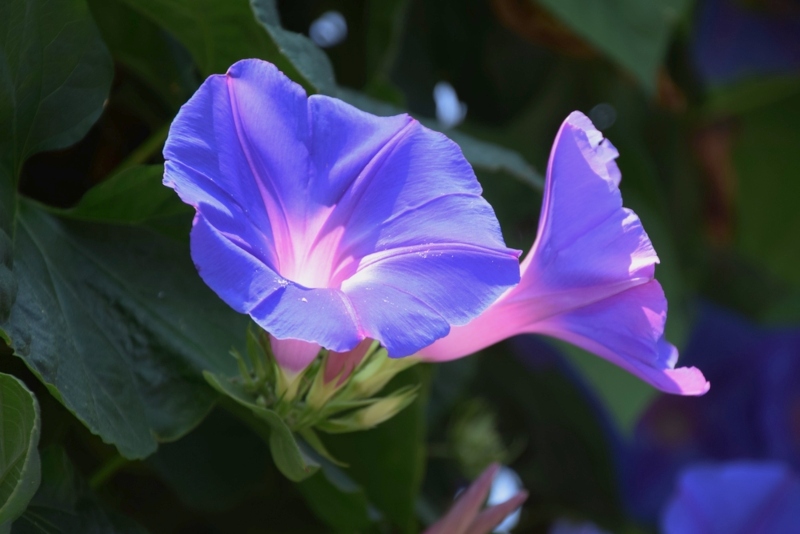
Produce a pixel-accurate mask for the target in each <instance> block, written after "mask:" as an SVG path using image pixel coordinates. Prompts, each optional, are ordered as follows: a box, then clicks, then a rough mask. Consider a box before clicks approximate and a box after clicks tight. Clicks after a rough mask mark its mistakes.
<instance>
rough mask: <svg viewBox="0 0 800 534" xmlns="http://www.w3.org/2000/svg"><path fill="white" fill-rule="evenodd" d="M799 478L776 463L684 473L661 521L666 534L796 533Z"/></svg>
mask: <svg viewBox="0 0 800 534" xmlns="http://www.w3.org/2000/svg"><path fill="white" fill-rule="evenodd" d="M798 524H800V479H798V478H797V476H795V475H794V474H793V473H792V472H791V470H790V469H789V468H788V466H786V465H784V464H781V463H777V462H746V461H739V462H732V463H728V464H720V465H710V464H709V465H703V464H700V465H696V466H693V467H690V468H688V469H686V470H685V471H684V472H683V474H682V475H681V477H680V479H679V481H678V487H677V490H676V494H675V496H674V497H673V499H672V500H671V501H670V502H669V503H667V506H666V507H665V509H664V513H663V516H662V524H661V527H662V531H663V532H664V534H694V533H697V534H716V533H719V534H723V533H724V534H729V533H745V532H775V533H780V532H787V533H788V532H795V531H796V529H797V525H798Z"/></svg>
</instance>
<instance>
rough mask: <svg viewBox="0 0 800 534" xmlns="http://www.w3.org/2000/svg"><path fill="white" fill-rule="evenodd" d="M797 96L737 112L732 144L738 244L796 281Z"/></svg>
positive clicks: (799, 250) (799, 257)
mask: <svg viewBox="0 0 800 534" xmlns="http://www.w3.org/2000/svg"><path fill="white" fill-rule="evenodd" d="M798 124H800V96H798V95H795V96H794V97H792V98H789V99H785V100H782V101H780V102H777V103H775V104H773V105H771V106H767V107H764V108H760V109H757V110H753V111H752V112H750V113H747V114H746V115H744V116H742V124H741V135H740V137H739V139H738V141H737V142H736V143H735V145H734V147H733V149H732V152H731V154H732V157H733V161H734V165H735V169H736V174H737V176H736V177H737V178H738V182H739V183H738V188H739V191H738V193H737V199H738V209H739V213H738V215H739V218H738V221H737V222H738V236H737V237H738V243H737V244H738V246H739V249H740V250H741V251H742V252H743V253H744V254H745V255H747V257H749V258H750V259H752V260H753V261H755V262H760V263H761V264H762V265H766V267H767V268H768V269H769V270H770V271H771V273H772V274H774V275H778V276H780V277H782V278H783V279H784V280H786V281H788V282H791V283H793V284H795V285H800V270H798V268H797V266H798V264H799V263H800V241H798V239H797V235H798V233H799V232H800V217H798V216H797V213H798V208H797V199H798V198H800V181H798V180H797V177H798V176H800V160H798V158H797V148H798V146H800V130H798Z"/></svg>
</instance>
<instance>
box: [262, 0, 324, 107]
mask: <svg viewBox="0 0 800 534" xmlns="http://www.w3.org/2000/svg"><path fill="white" fill-rule="evenodd" d="M250 3H251V5H252V7H253V12H254V13H255V15H256V18H257V19H258V21H259V22H260V23H261V25H262V26H263V27H264V29H265V30H267V33H269V36H270V37H271V38H272V40H273V41H274V42H275V45H277V47H278V49H279V50H280V51H281V53H282V54H283V55H284V56H286V58H287V59H288V60H289V61H291V63H292V65H293V66H294V68H295V69H297V72H299V73H300V75H301V76H302V77H303V78H304V79H305V81H306V82H307V83H308V84H310V85H311V87H313V88H314V90H315V91H317V92H319V93H324V94H334V93H335V92H336V80H335V77H334V74H333V66H332V65H331V62H330V60H329V59H328V56H327V55H325V52H323V51H322V50H321V49H320V48H319V47H317V45H315V44H314V43H313V42H312V41H311V39H309V38H308V37H306V36H305V35H300V34H299V33H295V32H291V31H288V30H284V29H283V27H282V26H281V20H280V16H279V15H278V6H277V4H276V2H275V1H274V0H250Z"/></svg>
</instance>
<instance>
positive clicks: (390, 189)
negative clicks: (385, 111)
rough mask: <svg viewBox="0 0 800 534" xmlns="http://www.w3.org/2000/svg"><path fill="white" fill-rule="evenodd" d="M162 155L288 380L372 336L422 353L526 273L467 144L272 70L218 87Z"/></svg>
mask: <svg viewBox="0 0 800 534" xmlns="http://www.w3.org/2000/svg"><path fill="white" fill-rule="evenodd" d="M164 157H165V159H166V165H165V173H164V183H165V184H166V185H167V186H169V187H172V188H174V189H175V191H176V192H177V193H178V195H180V197H181V199H182V200H183V201H184V202H186V203H187V204H190V205H192V206H194V207H195V209H196V210H197V215H196V216H195V219H194V224H193V228H192V233H191V251H192V258H193V260H194V262H195V265H196V266H197V269H198V271H199V273H200V276H201V277H202V278H203V280H204V281H205V282H206V283H207V284H208V285H209V286H210V287H211V288H212V289H213V290H214V291H215V292H216V293H217V294H218V295H219V296H220V297H221V298H222V299H223V300H224V301H225V302H227V303H228V304H229V305H230V306H231V307H232V308H233V309H235V310H236V311H238V312H241V313H246V314H249V315H250V316H251V317H252V318H253V320H254V321H255V322H256V323H258V324H259V325H260V326H261V327H262V328H264V329H265V330H266V331H267V332H269V333H270V334H271V336H272V340H273V347H272V348H273V350H274V352H275V356H276V358H277V359H278V361H279V363H280V364H281V366H282V367H283V368H284V369H288V370H289V371H294V372H297V371H300V370H302V369H303V368H305V367H306V366H307V365H308V364H309V363H310V362H311V361H312V360H313V359H314V358H315V357H316V355H317V353H318V351H319V348H320V346H321V347H325V348H327V349H330V350H331V351H336V352H345V351H350V350H352V349H354V348H355V347H356V346H357V345H358V344H359V343H360V342H361V341H362V340H364V339H367V338H371V339H375V340H378V341H380V342H381V343H382V344H383V345H384V346H385V347H386V349H387V351H388V353H389V355H391V356H395V357H399V356H406V355H410V354H413V353H415V352H417V351H418V350H419V349H421V348H423V347H424V346H426V345H428V344H430V343H432V342H433V341H434V340H436V339H438V338H441V337H443V336H445V335H446V334H447V333H448V332H449V330H450V326H451V325H461V324H465V323H467V322H469V321H470V320H472V319H474V318H475V317H476V316H477V315H478V314H479V313H480V312H482V311H483V310H484V309H485V308H486V307H487V306H489V305H490V304H491V303H492V302H493V301H494V300H495V299H496V298H497V297H498V296H499V295H500V294H501V293H502V292H503V291H504V290H506V289H507V288H509V287H510V286H512V285H514V284H515V283H517V281H518V280H519V268H518V260H517V257H518V252H517V251H513V250H510V249H508V248H506V247H505V244H504V243H503V239H502V235H501V233H500V227H499V224H498V222H497V219H496V217H495V215H494V212H493V211H492V208H491V206H489V204H488V203H487V202H486V201H485V200H484V199H483V198H482V197H481V196H480V195H481V188H480V186H479V184H478V182H477V180H476V178H475V175H474V173H473V171H472V168H471V167H470V165H469V163H467V161H466V160H465V159H464V156H463V155H462V153H461V150H460V149H459V148H458V146H457V145H456V144H455V143H454V142H452V141H450V140H449V139H448V138H447V137H445V136H444V135H442V134H440V133H437V132H433V131H431V130H429V129H427V128H424V127H423V126H421V125H420V124H419V123H418V122H417V121H416V120H414V119H412V118H411V117H409V116H407V115H399V116H396V117H376V116H373V115H370V114H367V113H364V112H362V111H359V110H358V109H356V108H354V107H352V106H350V105H348V104H345V103H344V102H341V101H340V100H337V99H334V98H329V97H327V96H321V95H314V96H311V97H308V96H307V95H306V93H305V92H304V91H303V89H302V87H300V86H299V85H297V84H295V83H294V82H292V81H291V80H289V78H287V77H286V76H285V75H283V74H282V73H281V72H280V71H278V69H277V68H276V67H275V66H274V65H272V64H270V63H267V62H264V61H260V60H244V61H240V62H238V63H236V64H234V65H233V66H232V67H231V68H230V69H229V70H228V72H227V73H226V74H225V75H218V76H211V77H210V78H208V79H207V80H206V81H205V82H204V83H203V85H202V86H201V87H200V89H199V90H198V91H197V92H196V93H195V94H194V96H192V98H191V99H190V100H189V101H188V102H187V103H186V104H185V105H184V106H183V107H182V108H181V111H180V112H179V113H178V116H177V117H176V119H175V121H174V122H173V124H172V127H171V129H170V133H169V138H168V140H167V143H166V146H165V148H164ZM345 359H346V358H345Z"/></svg>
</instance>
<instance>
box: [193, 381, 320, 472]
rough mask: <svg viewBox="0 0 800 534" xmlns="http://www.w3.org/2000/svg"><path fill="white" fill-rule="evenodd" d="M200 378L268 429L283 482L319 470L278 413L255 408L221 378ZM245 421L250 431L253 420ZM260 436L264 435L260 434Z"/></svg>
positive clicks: (238, 388)
mask: <svg viewBox="0 0 800 534" xmlns="http://www.w3.org/2000/svg"><path fill="white" fill-rule="evenodd" d="M203 375H204V376H205V378H206V380H207V381H208V383H209V384H211V386H212V387H213V388H214V389H216V390H217V391H218V392H220V393H222V394H223V395H226V396H227V397H229V398H230V399H232V400H234V401H235V402H236V403H238V404H239V405H240V406H243V407H245V408H247V409H248V410H249V411H250V412H251V413H252V415H253V416H255V418H257V419H258V420H259V421H261V422H262V423H266V426H267V427H268V428H269V436H268V437H267V442H268V443H269V448H270V451H271V452H272V459H273V460H274V461H275V465H276V466H277V467H278V469H280V471H281V473H283V474H284V475H285V476H286V478H288V479H289V480H292V481H293V482H299V481H301V480H305V479H306V478H308V477H310V476H311V475H313V474H314V473H315V472H316V471H317V469H319V465H318V464H317V463H316V462H314V461H313V460H312V459H311V458H309V457H308V456H307V455H305V454H303V452H302V451H301V450H300V447H299V446H298V444H297V440H296V439H295V437H294V434H292V431H291V430H290V429H289V427H288V426H286V423H284V422H283V419H281V417H280V416H279V415H278V414H277V413H275V412H273V411H272V410H269V409H267V408H264V407H263V406H259V405H257V404H255V403H254V402H253V401H252V400H251V399H250V397H249V396H248V395H247V393H246V392H245V391H244V389H243V388H242V387H241V386H240V385H238V384H235V383H234V382H232V381H231V380H226V379H224V378H220V377H218V376H216V375H214V374H213V373H209V372H205V373H203ZM248 419H249V420H250V422H251V427H252V426H253V422H252V418H248ZM256 425H257V423H256ZM256 430H257V428H256ZM261 434H262V435H263V433H261Z"/></svg>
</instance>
